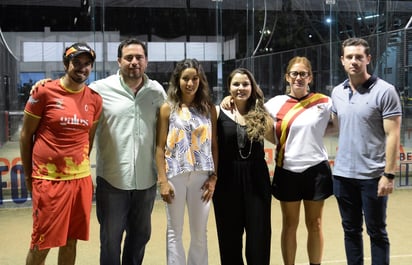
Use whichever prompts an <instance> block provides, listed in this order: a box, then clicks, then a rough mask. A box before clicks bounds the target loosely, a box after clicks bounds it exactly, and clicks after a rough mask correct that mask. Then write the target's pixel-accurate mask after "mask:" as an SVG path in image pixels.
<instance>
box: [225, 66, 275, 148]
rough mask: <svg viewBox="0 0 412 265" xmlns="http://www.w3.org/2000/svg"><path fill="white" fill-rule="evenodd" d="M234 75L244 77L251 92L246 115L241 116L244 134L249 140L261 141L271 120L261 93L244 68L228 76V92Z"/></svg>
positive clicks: (249, 73) (252, 77) (251, 75)
mask: <svg viewBox="0 0 412 265" xmlns="http://www.w3.org/2000/svg"><path fill="white" fill-rule="evenodd" d="M236 74H242V75H246V76H247V77H248V79H249V81H250V84H251V86H252V92H251V94H250V97H249V98H248V100H247V113H246V115H244V116H243V117H244V119H245V123H246V133H247V135H248V137H249V139H250V140H255V141H262V140H263V139H264V136H265V133H266V131H267V129H268V126H269V123H268V119H271V117H270V115H269V113H268V112H267V111H266V109H265V105H264V103H265V97H264V95H263V91H262V89H260V87H259V85H258V84H257V82H256V80H255V77H254V76H253V74H252V73H251V72H250V71H249V70H248V69H246V68H237V69H235V70H233V71H232V72H231V73H230V74H229V76H228V79H227V86H228V89H229V90H230V83H231V82H232V78H233V76H235V75H236Z"/></svg>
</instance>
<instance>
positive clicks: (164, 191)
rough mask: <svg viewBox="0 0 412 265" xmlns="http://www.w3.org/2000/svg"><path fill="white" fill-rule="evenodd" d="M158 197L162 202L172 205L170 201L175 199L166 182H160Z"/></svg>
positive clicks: (173, 192) (171, 189)
mask: <svg viewBox="0 0 412 265" xmlns="http://www.w3.org/2000/svg"><path fill="white" fill-rule="evenodd" d="M160 196H161V197H162V199H163V201H164V202H167V203H172V199H173V198H174V197H175V191H174V190H173V188H172V186H170V184H169V182H168V181H165V182H160Z"/></svg>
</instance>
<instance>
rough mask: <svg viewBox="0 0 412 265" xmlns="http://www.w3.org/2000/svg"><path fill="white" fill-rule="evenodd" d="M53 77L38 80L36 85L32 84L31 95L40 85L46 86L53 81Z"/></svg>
mask: <svg viewBox="0 0 412 265" xmlns="http://www.w3.org/2000/svg"><path fill="white" fill-rule="evenodd" d="M51 81H52V79H51V78H45V79H41V80H39V81H37V82H36V83H35V84H34V85H32V87H31V89H30V95H31V94H33V92H34V91H35V90H36V89H37V88H38V87H39V86H44V85H45V84H46V83H47V82H51Z"/></svg>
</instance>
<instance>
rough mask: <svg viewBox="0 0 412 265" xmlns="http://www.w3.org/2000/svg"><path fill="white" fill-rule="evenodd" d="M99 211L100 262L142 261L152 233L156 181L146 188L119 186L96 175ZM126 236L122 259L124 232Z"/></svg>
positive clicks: (132, 263) (112, 264)
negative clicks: (120, 187)
mask: <svg viewBox="0 0 412 265" xmlns="http://www.w3.org/2000/svg"><path fill="white" fill-rule="evenodd" d="M96 181H97V187H96V213H97V219H98V221H99V223H100V264H101V265H120V264H123V265H140V264H142V262H143V256H144V251H145V247H146V244H147V242H148V241H149V239H150V234H151V214H152V210H153V205H154V200H155V197H156V185H154V186H152V187H151V188H149V189H147V190H119V189H116V188H114V187H113V186H111V185H110V184H109V183H108V182H107V181H105V180H104V179H103V178H101V177H97V179H96ZM124 232H126V237H125V240H124V246H123V255H122V262H120V253H121V249H120V248H121V242H122V237H123V233H124Z"/></svg>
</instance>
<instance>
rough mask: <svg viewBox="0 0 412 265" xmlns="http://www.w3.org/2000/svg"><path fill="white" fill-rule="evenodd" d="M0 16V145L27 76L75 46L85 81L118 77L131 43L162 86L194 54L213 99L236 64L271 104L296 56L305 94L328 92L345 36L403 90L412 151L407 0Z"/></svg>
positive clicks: (91, 8)
mask: <svg viewBox="0 0 412 265" xmlns="http://www.w3.org/2000/svg"><path fill="white" fill-rule="evenodd" d="M0 10H1V15H0V25H1V28H0V75H1V76H0V77H1V80H0V81H1V82H0V123H1V124H7V126H6V128H4V129H2V130H0V148H1V146H2V145H4V144H6V143H7V142H8V141H9V140H11V139H14V140H15V139H16V137H15V136H16V135H17V133H18V130H19V126H20V124H21V119H20V118H19V117H17V118H16V119H11V118H7V119H6V117H10V116H7V115H5V114H9V113H19V112H21V111H22V109H23V105H24V100H25V99H26V98H27V95H26V96H22V93H23V94H24V93H25V92H23V91H25V90H27V86H26V85H27V83H28V80H30V79H32V81H33V82H35V81H37V80H38V79H39V78H43V77H50V78H59V77H60V76H61V75H63V74H64V67H63V64H62V62H61V56H62V53H63V50H64V48H65V47H67V46H69V45H70V44H72V43H73V42H78V41H85V42H87V43H89V44H90V45H91V46H92V47H93V48H94V49H95V51H96V55H97V59H96V63H95V65H94V73H93V74H92V75H90V78H89V80H88V82H91V81H93V80H96V79H101V78H104V77H106V76H108V75H111V74H114V73H116V71H117V70H118V64H117V48H118V44H119V42H120V41H122V40H124V39H126V38H130V37H134V38H138V39H140V40H142V41H144V42H146V43H147V46H148V55H149V56H148V57H149V58H148V59H149V66H148V69H147V74H148V75H149V76H150V77H151V78H152V79H155V80H158V81H159V82H160V83H161V84H162V85H163V86H164V88H165V89H167V86H168V82H169V78H170V74H171V72H172V70H173V67H174V65H175V62H176V61H178V60H181V59H184V58H186V57H196V58H197V59H199V60H200V61H201V62H202V63H203V65H204V69H205V70H206V72H207V77H208V81H209V84H210V87H211V90H212V91H213V98H214V100H215V103H218V102H219V101H220V99H221V98H222V97H223V96H224V95H227V86H226V77H227V75H228V74H229V73H230V72H231V71H232V70H233V69H234V68H236V67H246V68H248V69H250V70H251V71H252V72H253V73H254V74H255V77H256V80H257V81H258V83H259V84H260V86H261V87H262V89H263V91H264V93H265V96H266V98H267V99H269V98H271V97H273V96H275V95H279V94H283V93H285V91H286V83H285V78H284V75H285V68H286V65H287V63H288V61H289V60H290V59H291V58H292V57H293V56H296V55H299V56H307V57H308V58H309V59H310V60H311V62H312V66H313V72H314V80H313V84H312V85H311V89H312V90H314V91H318V92H322V93H325V94H328V95H329V94H330V91H331V89H332V87H333V86H335V85H337V84H339V83H340V82H342V81H343V80H344V79H345V78H346V75H345V73H344V71H343V68H342V66H341V63H340V60H339V57H340V44H341V42H342V40H344V39H346V38H348V37H351V36H359V37H364V38H365V39H367V40H368V41H369V42H370V45H371V52H372V62H371V64H370V72H371V73H374V74H376V75H378V76H380V77H382V78H383V79H385V80H387V81H388V82H390V83H393V84H394V85H396V87H398V88H399V90H400V93H401V96H402V100H403V103H404V114H405V115H404V119H403V124H402V148H403V149H402V150H403V152H404V153H407V152H410V151H411V149H412V143H411V141H410V137H409V132H410V130H411V128H412V125H411V118H410V116H411V115H412V103H411V102H412V97H411V95H412V91H411V89H412V84H411V82H412V81H411V80H412V74H411V72H412V27H411V26H412V25H411V24H412V18H411V14H412V1H392V0H388V1H380V0H370V1H369V0H368V1H358V0H325V1H313V0H270V1H269V0H186V1H183V0H157V1H138V4H137V1H111V0H100V1H94V0H82V1H52V0H42V1H29V0H2V4H1V6H0ZM8 119H10V120H8ZM12 123H15V124H12ZM330 143H331V144H330V146H329V147H328V149H329V150H330V152H331V158H332V159H333V156H334V153H335V151H336V146H332V145H333V144H334V143H335V141H330ZM401 157H402V156H401ZM403 157H404V158H405V160H404V161H403V162H405V163H406V162H407V161H409V159H406V158H407V157H408V156H403ZM408 163H409V162H408Z"/></svg>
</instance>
